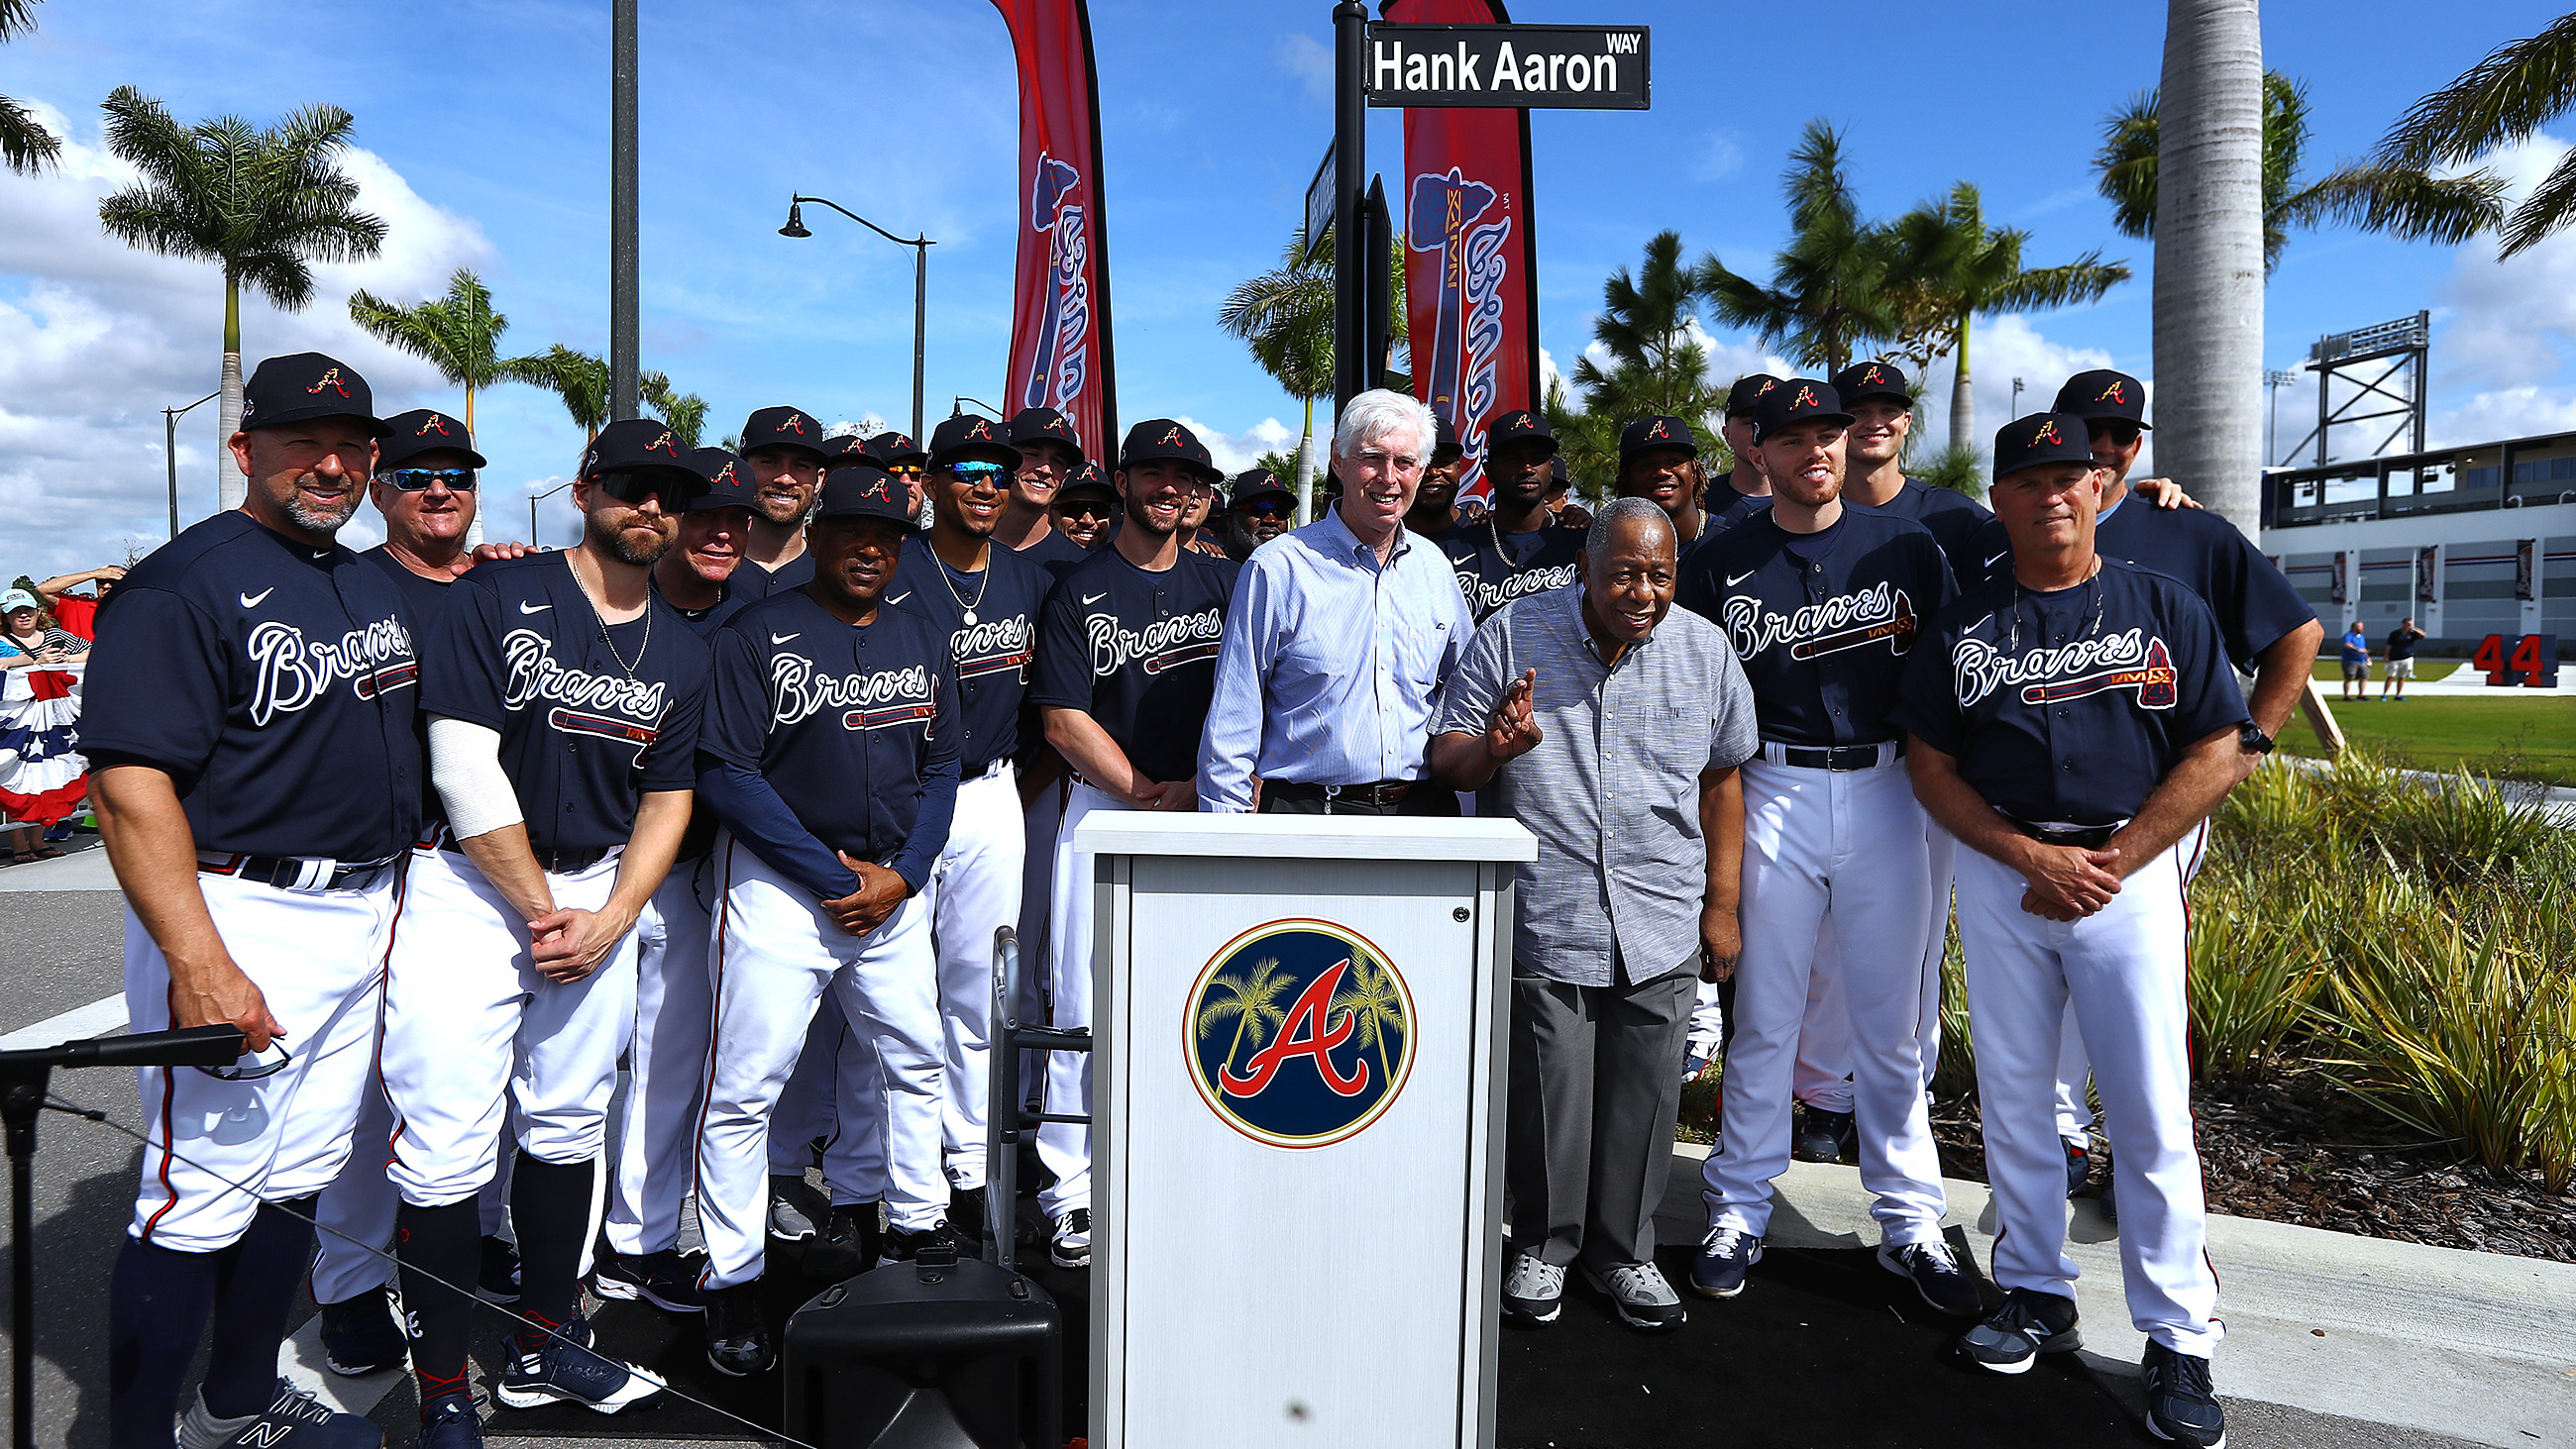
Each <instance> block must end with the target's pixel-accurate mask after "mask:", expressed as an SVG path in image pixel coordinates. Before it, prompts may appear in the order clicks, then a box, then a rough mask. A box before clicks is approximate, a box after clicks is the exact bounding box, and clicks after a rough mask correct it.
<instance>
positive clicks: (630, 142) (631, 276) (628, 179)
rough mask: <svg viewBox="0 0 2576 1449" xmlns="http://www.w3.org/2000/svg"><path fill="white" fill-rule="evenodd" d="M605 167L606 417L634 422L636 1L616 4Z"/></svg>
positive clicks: (620, 0)
mask: <svg viewBox="0 0 2576 1449" xmlns="http://www.w3.org/2000/svg"><path fill="white" fill-rule="evenodd" d="M612 15H613V19H612V20H611V29H612V32H613V43H612V47H611V48H612V50H613V52H614V58H613V59H612V61H611V64H610V70H611V73H612V79H611V85H610V92H611V94H610V100H609V130H610V136H609V163H608V174H609V180H608V416H609V417H610V418H611V419H612V420H622V419H625V418H631V417H636V416H639V415H640V414H639V410H638V408H637V406H636V403H637V398H636V391H637V377H638V375H639V374H638V370H637V352H636V334H637V330H638V326H639V318H640V315H641V314H640V310H639V308H638V305H637V281H636V271H635V246H636V217H637V206H636V196H637V191H636V176H635V0H615V5H614V7H613V10H612Z"/></svg>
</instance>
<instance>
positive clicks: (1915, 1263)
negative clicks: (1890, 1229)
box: [1878, 1240, 1985, 1318]
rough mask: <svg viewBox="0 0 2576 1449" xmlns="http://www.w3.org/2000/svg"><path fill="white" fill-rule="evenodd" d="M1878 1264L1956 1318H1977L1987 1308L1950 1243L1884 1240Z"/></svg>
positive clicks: (1879, 1250) (1938, 1308)
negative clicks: (1886, 1241)
mask: <svg viewBox="0 0 2576 1449" xmlns="http://www.w3.org/2000/svg"><path fill="white" fill-rule="evenodd" d="M1878 1263H1879V1266H1880V1267H1882V1268H1885V1269H1886V1270H1887V1271H1889V1272H1891V1273H1893V1274H1895V1275H1896V1276H1897V1277H1899V1278H1902V1279H1904V1280H1905V1281H1907V1282H1909V1283H1911V1284H1913V1285H1914V1291H1915V1292H1917V1293H1919V1294H1921V1295H1922V1296H1923V1301H1924V1302H1926V1303H1929V1304H1931V1305H1932V1306H1933V1307H1934V1308H1935V1309H1937V1310H1939V1311H1940V1312H1943V1313H1947V1314H1949V1315H1950V1316H1951V1317H1953V1318H1974V1317H1976V1316H1977V1312H1978V1310H1979V1309H1982V1308H1983V1307H1985V1302H1984V1300H1982V1299H1980V1298H1979V1297H1978V1296H1977V1285H1976V1282H1975V1280H1973V1279H1971V1278H1970V1277H1969V1276H1968V1275H1967V1273H1966V1272H1965V1271H1964V1270H1962V1269H1961V1268H1960V1267H1959V1258H1958V1255H1957V1254H1955V1253H1953V1252H1951V1251H1950V1245H1949V1244H1948V1243H1944V1242H1940V1241H1938V1240H1935V1241H1932V1242H1928V1243H1906V1244H1903V1245H1901V1246H1900V1245H1898V1244H1894V1243H1881V1244H1879V1245H1878Z"/></svg>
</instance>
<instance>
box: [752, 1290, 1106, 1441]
mask: <svg viewBox="0 0 2576 1449" xmlns="http://www.w3.org/2000/svg"><path fill="white" fill-rule="evenodd" d="M779 1357H780V1364H779V1366H780V1371H781V1373H780V1376H781V1378H782V1379H783V1381H784V1388H785V1392H786V1396H787V1402H786V1406H785V1408H786V1413H785V1421H786V1429H787V1432H788V1433H789V1434H791V1435H793V1436H795V1437H796V1438H798V1439H800V1440H802V1441H804V1442H805V1443H808V1444H813V1445H817V1446H819V1449H1061V1446H1062V1445H1063V1443H1064V1436H1063V1434H1062V1433H1061V1432H1060V1422H1059V1420H1060V1415H1061V1412H1062V1407H1063V1386H1062V1382H1061V1380H1062V1375H1063V1365H1064V1346H1063V1327H1062V1325H1061V1324H1060V1323H1059V1321H1058V1319H1057V1314H1056V1306H1055V1300H1054V1299H1053V1298H1051V1297H1049V1296H1048V1295H1047V1291H1046V1290H1045V1289H1043V1288H1041V1287H1039V1286H1038V1285H1037V1284H1035V1283H1032V1282H1030V1281H1029V1280H1028V1279H1026V1278H1024V1277H1021V1276H1020V1275H1018V1274H1016V1273H1011V1272H1006V1271H1004V1270H1003V1269H1002V1268H1000V1267H997V1266H995V1265H994V1264H991V1263H987V1262H984V1261H982V1260H980V1259H975V1258H968V1259H964V1260H963V1261H959V1262H954V1263H895V1264H890V1265H888V1266H886V1267H882V1268H879V1269H876V1270H875V1271H873V1272H869V1273H862V1274H860V1275H859V1276H858V1277H856V1278H853V1279H851V1280H850V1281H848V1282H846V1283H841V1284H837V1285H835V1286H833V1287H831V1288H827V1289H825V1290H824V1291H823V1292H822V1293H821V1294H819V1295H817V1296H816V1297H815V1298H814V1299H813V1300H812V1301H811V1302H808V1303H807V1304H806V1305H805V1306H804V1307H802V1308H800V1309H798V1310H796V1312H795V1313H794V1314H793V1315H791V1316H790V1317H789V1318H788V1320H787V1330H786V1333H785V1334H784V1336H783V1338H782V1340H781V1343H780V1355H779Z"/></svg>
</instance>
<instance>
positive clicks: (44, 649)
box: [0, 570, 123, 669]
mask: <svg viewBox="0 0 2576 1449" xmlns="http://www.w3.org/2000/svg"><path fill="white" fill-rule="evenodd" d="M119 572H123V570H119ZM0 624H5V626H6V627H5V632H0V668H6V669H28V668H40V667H42V666H44V665H48V664H67V663H69V662H71V661H72V660H75V659H78V658H80V657H81V656H82V655H84V654H87V653H88V652H89V640H88V639H86V638H84V637H82V636H81V635H78V634H75V633H73V632H71V631H70V630H68V629H65V628H62V627H60V626H59V625H57V624H49V623H47V621H46V620H45V618H44V611H43V609H42V607H41V606H40V605H39V604H38V603H37V601H36V596H35V595H34V594H31V593H28V592H27V591H26V590H25V589H11V590H10V591H9V592H7V593H5V594H0Z"/></svg>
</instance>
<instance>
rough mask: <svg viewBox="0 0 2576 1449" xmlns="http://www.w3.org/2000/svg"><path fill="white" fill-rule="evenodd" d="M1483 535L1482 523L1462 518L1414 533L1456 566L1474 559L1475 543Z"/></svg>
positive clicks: (1480, 539)
mask: <svg viewBox="0 0 2576 1449" xmlns="http://www.w3.org/2000/svg"><path fill="white" fill-rule="evenodd" d="M1470 530H1473V531H1472V532H1471V531H1470ZM1484 536H1485V535H1484V525H1483V524H1481V523H1476V524H1471V523H1468V522H1466V521H1465V520H1463V519H1462V520H1460V521H1459V522H1456V523H1453V524H1450V525H1449V526H1448V527H1447V528H1443V529H1437V530H1434V531H1433V532H1430V533H1417V534H1415V535H1414V537H1416V538H1418V539H1421V540H1422V541H1423V542H1424V543H1427V544H1429V545H1431V546H1432V547H1433V548H1436V549H1438V550H1440V553H1441V556H1442V557H1444V558H1446V559H1448V560H1449V562H1450V563H1451V564H1452V565H1457V566H1464V565H1466V564H1468V563H1470V562H1472V561H1473V560H1474V559H1475V557H1476V545H1477V543H1478V542H1480V541H1482V540H1483V538H1484Z"/></svg>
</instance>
